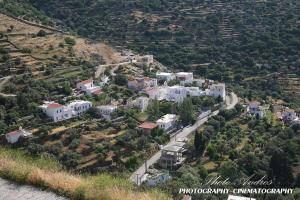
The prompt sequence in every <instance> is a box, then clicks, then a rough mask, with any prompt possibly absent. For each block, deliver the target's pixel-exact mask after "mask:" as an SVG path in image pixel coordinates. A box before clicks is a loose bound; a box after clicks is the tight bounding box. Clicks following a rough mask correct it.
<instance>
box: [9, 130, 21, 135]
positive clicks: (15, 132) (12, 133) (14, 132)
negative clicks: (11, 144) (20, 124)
mask: <svg viewBox="0 0 300 200" xmlns="http://www.w3.org/2000/svg"><path fill="white" fill-rule="evenodd" d="M18 134H19V130H16V131H12V132H9V133H7V135H9V136H16V135H18Z"/></svg>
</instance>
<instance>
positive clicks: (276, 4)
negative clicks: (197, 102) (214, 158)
mask: <svg viewBox="0 0 300 200" xmlns="http://www.w3.org/2000/svg"><path fill="white" fill-rule="evenodd" d="M28 2H30V3H31V5H34V6H35V7H36V8H38V9H41V10H43V11H44V12H45V13H46V14H47V15H48V16H50V17H53V18H56V19H58V20H60V22H61V23H62V24H64V25H66V26H67V27H69V28H71V29H72V30H75V31H77V32H78V33H79V34H80V35H83V36H87V37H90V38H94V39H101V40H106V41H109V42H110V43H111V44H115V45H122V46H127V47H129V48H131V49H134V50H136V51H138V52H139V53H143V52H148V53H153V54H154V55H155V57H156V58H157V59H158V60H159V61H160V62H162V63H164V64H166V65H168V66H169V67H174V68H178V69H181V70H194V71H195V72H197V73H198V74H200V75H203V76H206V77H208V78H211V79H216V80H220V81H226V82H231V83H235V84H237V86H242V87H243V88H244V89H246V91H242V92H241V94H240V95H242V96H244V97H249V96H252V97H254V96H259V97H261V98H263V99H266V97H267V96H272V97H273V98H278V97H280V96H282V95H284V94H285V95H286V96H288V95H287V94H289V93H288V92H287V91H286V90H287V89H288V88H287V86H286V84H282V82H280V83H278V82H279V81H277V80H275V81H272V78H270V77H269V76H268V74H269V73H274V72H279V73H281V74H280V77H281V78H283V83H286V81H287V79H288V77H286V75H287V74H290V73H292V74H296V75H297V74H299V72H300V71H299V46H300V45H299V44H300V38H299V37H300V29H299V23H297V21H299V6H300V5H299V2H298V1H297V0H284V1H281V0H273V1H236V0H227V1H218V0H213V1H204V0H171V1H165V0H156V1H147V0H132V1H117V0H107V1H96V0H94V1H93V0H89V1H83V0H77V1H73V0H72V1H59V0H49V1H48V2H47V4H45V3H44V1H41V0H30V1H28ZM205 63H208V64H207V65H205ZM263 79H268V80H267V81H266V80H263ZM270 80H271V82H270ZM274 82H275V84H274ZM249 89H252V90H253V89H254V90H255V91H259V92H260V93H256V92H253V94H251V95H249ZM286 100H287V102H289V103H290V102H295V101H297V99H296V98H293V96H292V95H291V96H290V98H286Z"/></svg>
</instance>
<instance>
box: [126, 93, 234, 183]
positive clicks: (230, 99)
mask: <svg viewBox="0 0 300 200" xmlns="http://www.w3.org/2000/svg"><path fill="white" fill-rule="evenodd" d="M238 101H239V99H238V97H237V95H236V94H235V93H233V92H232V93H231V94H230V96H227V98H226V108H225V109H227V110H230V109H232V108H234V106H235V105H236V104H237V103H238ZM218 113H219V110H216V111H214V112H213V113H211V114H210V115H209V116H208V117H205V118H203V119H198V120H197V121H196V123H195V124H194V125H192V126H188V127H186V128H184V129H183V130H182V131H181V132H179V133H178V134H176V136H174V137H172V138H171V140H170V142H169V143H168V144H166V145H174V143H175V142H176V141H185V140H187V139H189V138H188V137H189V136H190V135H191V134H192V133H193V132H194V131H196V130H197V129H198V128H199V127H200V126H202V125H203V124H204V123H205V122H206V121H207V120H208V118H209V117H211V116H215V115H217V114H218ZM160 156H161V150H159V151H158V152H157V153H156V154H154V155H153V156H152V157H151V158H150V159H148V160H147V161H145V163H143V165H141V166H140V167H139V168H138V169H137V170H136V171H135V172H134V173H133V174H132V175H131V177H130V180H131V181H132V182H134V183H136V184H138V183H139V182H140V181H138V180H139V179H140V177H143V176H144V175H145V173H146V168H147V169H149V166H151V165H153V164H154V163H156V162H157V161H158V160H159V158H160Z"/></svg>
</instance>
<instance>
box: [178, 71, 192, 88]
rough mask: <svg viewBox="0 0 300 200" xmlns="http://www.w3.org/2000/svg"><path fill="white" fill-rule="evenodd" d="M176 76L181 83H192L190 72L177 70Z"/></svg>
mask: <svg viewBox="0 0 300 200" xmlns="http://www.w3.org/2000/svg"><path fill="white" fill-rule="evenodd" d="M176 78H177V79H178V80H179V81H180V84H181V85H184V84H188V83H193V80H194V76H193V73H192V72H178V73H176Z"/></svg>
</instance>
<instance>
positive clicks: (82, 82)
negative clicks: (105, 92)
mask: <svg viewBox="0 0 300 200" xmlns="http://www.w3.org/2000/svg"><path fill="white" fill-rule="evenodd" d="M80 83H81V84H89V83H93V81H92V80H84V81H81V82H80Z"/></svg>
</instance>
